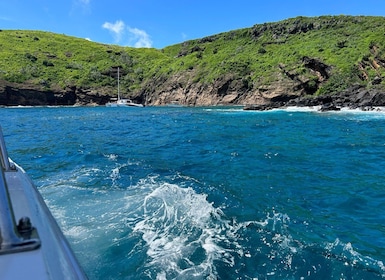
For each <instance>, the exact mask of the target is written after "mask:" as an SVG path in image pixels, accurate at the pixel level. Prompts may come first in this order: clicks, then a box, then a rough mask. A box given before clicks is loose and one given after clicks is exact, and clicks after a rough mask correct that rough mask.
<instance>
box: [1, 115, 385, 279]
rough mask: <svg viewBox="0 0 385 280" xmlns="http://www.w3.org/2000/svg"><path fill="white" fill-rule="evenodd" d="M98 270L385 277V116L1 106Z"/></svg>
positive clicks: (18, 152) (6, 125)
mask: <svg viewBox="0 0 385 280" xmlns="http://www.w3.org/2000/svg"><path fill="white" fill-rule="evenodd" d="M0 120H1V123H0V124H1V126H2V127H3V132H4V134H5V138H6V139H5V140H6V143H7V147H8V150H9V151H8V152H9V155H10V157H11V158H12V159H13V160H15V161H16V162H17V163H18V164H20V165H21V166H22V167H23V168H24V169H25V170H26V171H27V173H28V174H29V175H30V177H31V178H32V179H33V180H34V182H35V184H36V185H37V187H38V189H39V191H40V192H41V193H42V195H43V197H44V199H45V200H46V202H47V204H48V206H49V207H50V209H51V211H52V213H53V215H54V216H55V218H57V221H58V223H59V224H60V226H61V227H62V229H63V231H64V233H65V235H66V236H67V237H68V239H69V241H70V243H71V245H72V247H73V249H74V251H75V253H76V255H77V256H78V259H79V260H80V262H81V265H82V266H83V267H84V269H85V271H86V273H87V275H88V276H89V278H90V279H258V280H261V279H383V278H385V265H384V261H385V250H384V248H385V174H384V169H385V163H384V159H385V113H384V112H333V113H318V112H311V111H308V112H304V111H302V112H299V111H291V110H281V111H280V110H278V111H270V112H250V111H242V110H240V109H237V108H220V107H218V108H217V107H215V108H151V107H146V108H135V109H132V108H104V107H95V108H83V107H78V108H67V107H61V108H1V109H0Z"/></svg>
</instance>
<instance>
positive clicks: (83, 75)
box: [0, 16, 385, 95]
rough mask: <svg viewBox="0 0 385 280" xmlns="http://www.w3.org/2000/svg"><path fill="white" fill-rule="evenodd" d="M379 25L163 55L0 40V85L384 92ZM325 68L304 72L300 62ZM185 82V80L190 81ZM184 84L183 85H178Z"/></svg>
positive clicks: (327, 20) (314, 25) (209, 41)
mask: <svg viewBox="0 0 385 280" xmlns="http://www.w3.org/2000/svg"><path fill="white" fill-rule="evenodd" d="M384 26H385V18H384V17H352V16H323V17H317V18H305V17H298V18H293V19H288V20H284V21H281V22H277V23H266V24H258V25H255V26H253V27H251V28H245V29H240V30H234V31H229V32H225V33H221V34H216V35H213V36H209V37H205V38H202V39H198V40H191V41H186V42H183V43H181V44H176V45H173V46H169V47H166V48H164V49H161V50H158V49H136V48H130V47H120V46H114V45H105V44H99V43H95V42H90V41H87V40H85V39H79V38H74V37H70V36H66V35H61V34H54V33H49V32H42V31H21V30H2V31H1V32H0V80H5V81H8V82H13V83H19V84H21V87H22V85H23V84H29V85H35V86H38V87H41V88H43V89H46V90H52V91H54V90H60V89H61V90H63V89H65V88H67V87H77V88H84V89H96V90H98V91H103V90H104V91H106V89H107V90H108V91H109V92H110V94H111V95H113V94H114V92H115V91H111V89H112V87H115V86H116V68H117V67H120V69H121V86H122V91H123V92H125V93H126V94H128V95H138V94H141V93H142V92H147V94H148V93H150V94H151V93H152V92H154V91H156V89H154V82H155V86H157V87H162V84H164V83H165V82H167V81H169V80H170V79H171V78H172V77H175V76H180V77H183V76H184V75H189V77H190V79H189V80H187V79H185V80H183V79H181V80H180V82H179V83H181V84H180V85H179V86H180V87H186V86H187V83H195V84H201V85H212V84H213V83H215V81H217V80H219V79H221V78H223V77H224V76H227V77H231V80H237V81H240V83H239V84H240V85H241V87H242V90H243V91H245V92H255V91H256V90H258V89H259V88H261V87H263V86H269V85H271V84H274V83H275V82H276V81H277V79H281V78H278V77H282V76H285V77H287V78H288V79H292V80H299V81H302V82H303V83H305V84H306V89H305V93H307V94H323V93H331V92H335V91H341V90H343V89H346V88H348V87H349V86H351V85H352V84H356V83H360V84H363V85H366V86H372V85H373V84H376V86H377V87H382V86H385V81H383V79H382V78H383V76H384V69H385V68H384V66H385V36H384V28H383V27H384ZM309 59H310V60H313V61H317V62H318V63H319V65H324V66H325V69H326V70H325V69H323V70H324V71H326V72H325V73H326V74H325V75H321V76H320V73H321V74H322V71H321V72H320V71H318V70H317V69H316V68H317V67H318V66H313V67H308V66H307V65H306V64H307V62H306V61H309ZM191 75H192V78H191ZM183 83H185V84H183Z"/></svg>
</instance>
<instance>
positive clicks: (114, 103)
mask: <svg viewBox="0 0 385 280" xmlns="http://www.w3.org/2000/svg"><path fill="white" fill-rule="evenodd" d="M119 81H120V74H119V67H118V98H116V99H114V100H111V101H110V102H107V103H106V106H107V107H143V105H142V104H138V103H134V102H133V101H132V100H131V99H125V98H121V97H120V83H119Z"/></svg>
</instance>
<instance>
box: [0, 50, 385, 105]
mask: <svg viewBox="0 0 385 280" xmlns="http://www.w3.org/2000/svg"><path fill="white" fill-rule="evenodd" d="M371 51H372V53H373V54H375V52H376V50H375V49H372V50H371ZM302 65H303V67H304V68H305V69H306V71H305V72H301V73H298V72H297V71H298V70H290V69H287V67H286V66H285V65H284V64H279V65H278V67H277V70H276V74H275V75H274V77H269V80H268V81H266V78H265V80H263V79H260V80H251V79H250V78H248V77H242V78H239V76H237V75H234V74H232V73H228V74H226V75H223V76H221V77H220V78H218V79H216V80H214V81H213V82H211V83H202V82H196V73H195V72H194V70H190V71H187V72H181V73H178V74H176V75H172V76H168V77H160V78H154V79H153V80H151V81H148V82H145V83H144V84H143V86H142V88H141V89H139V90H137V91H136V92H135V93H131V94H130V95H129V96H125V95H124V93H123V94H122V95H123V97H127V98H130V99H132V100H133V101H135V102H137V103H141V104H144V105H146V106H159V105H167V104H170V103H178V104H180V105H186V106H214V105H248V106H249V108H256V109H268V108H272V107H274V108H277V107H282V106H287V105H295V104H299V105H304V104H305V105H306V104H307V105H312V106H314V105H316V103H317V102H318V103H320V104H321V105H322V104H325V100H326V99H325V98H323V97H313V95H314V94H315V93H316V92H317V90H318V89H319V88H320V87H321V86H322V85H323V84H324V83H326V82H327V81H328V79H330V78H331V77H332V70H333V68H332V66H330V65H327V64H325V63H323V62H322V61H320V60H318V59H316V58H310V57H304V58H303V60H302ZM367 67H372V68H374V69H377V70H378V71H380V70H381V69H382V68H385V63H384V62H383V61H382V60H380V59H378V58H376V57H375V58H374V59H372V60H367V59H366V60H362V61H361V62H360V63H359V64H358V66H357V69H358V70H359V71H358V75H359V76H360V78H361V80H363V81H365V80H366V81H368V79H369V77H368V75H367V73H366V70H365V69H367ZM370 82H371V83H372V84H376V83H378V84H379V83H381V82H382V80H381V78H380V77H376V78H375V79H373V80H372V81H370ZM116 91H117V90H116V88H112V87H103V88H91V89H90V88H87V89H85V88H77V87H67V88H65V89H60V88H57V89H55V87H51V88H50V89H49V90H47V89H45V88H44V87H42V86H36V85H32V84H26V83H25V84H16V83H9V82H5V81H0V105H4V106H17V105H30V106H38V105H40V106H42V105H104V104H105V103H107V102H108V101H109V100H110V98H111V97H116ZM355 92H356V93H358V91H357V90H355ZM359 92H362V90H360V91H359ZM377 93H381V92H377ZM377 93H373V92H372V93H371V94H372V95H373V94H375V95H376V97H373V96H372V95H371V96H372V97H371V98H372V99H373V100H375V102H374V103H375V106H383V105H385V100H383V99H382V98H380V97H378V96H379V95H378V94H377ZM345 95H346V94H345ZM381 96H382V95H381ZM309 97H310V98H309ZM345 99H346V98H345ZM348 99H350V100H352V99H354V100H355V101H353V102H351V103H352V104H353V103H355V104H356V105H357V104H359V102H358V101H357V100H356V98H355V96H354V95H348ZM336 100H338V101H336V102H337V103H338V104H340V103H341V97H340V98H338V99H336ZM366 101H367V99H366ZM345 103H346V104H349V100H345ZM369 105H370V104H369ZM357 106H358V105H357Z"/></svg>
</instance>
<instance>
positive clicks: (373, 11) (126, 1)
mask: <svg viewBox="0 0 385 280" xmlns="http://www.w3.org/2000/svg"><path fill="white" fill-rule="evenodd" d="M321 15H369V16H385V0H321V1H312V0H263V1H260V0H231V1H230V0H194V1H190V0H185V1H178V0H110V1H107V0H12V1H9V0H0V29H4V30H8V29H12V30H15V29H18V30H42V31H49V32H54V33H59V34H65V35H68V36H74V37H78V38H84V39H87V40H91V41H94V42H98V43H104V44H114V45H120V46H129V47H137V48H142V47H144V48H157V49H162V48H164V47H167V46H170V45H174V44H178V43H182V42H184V41H187V40H192V39H199V38H203V37H206V36H210V35H215V34H218V33H222V32H228V31H231V30H236V29H240V28H246V27H252V26H253V25H255V24H261V23H266V22H276V21H280V20H284V19H288V18H293V17H297V16H308V17H310V16H321Z"/></svg>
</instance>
